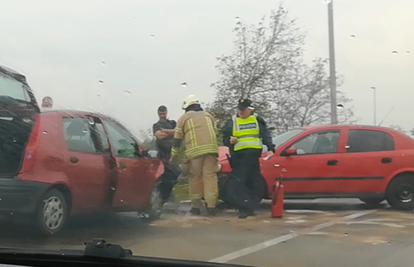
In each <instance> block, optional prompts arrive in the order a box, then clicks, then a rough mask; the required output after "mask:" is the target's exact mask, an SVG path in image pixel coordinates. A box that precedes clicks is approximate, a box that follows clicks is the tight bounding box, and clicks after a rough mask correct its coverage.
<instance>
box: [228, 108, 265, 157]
mask: <svg viewBox="0 0 414 267" xmlns="http://www.w3.org/2000/svg"><path fill="white" fill-rule="evenodd" d="M232 135H233V136H234V137H236V138H237V143H236V144H235V145H234V151H239V150H243V149H249V148H253V149H262V145H263V144H262V140H261V138H260V128H259V122H258V121H257V119H256V115H251V116H249V117H247V118H245V119H243V118H240V117H237V116H233V134H232Z"/></svg>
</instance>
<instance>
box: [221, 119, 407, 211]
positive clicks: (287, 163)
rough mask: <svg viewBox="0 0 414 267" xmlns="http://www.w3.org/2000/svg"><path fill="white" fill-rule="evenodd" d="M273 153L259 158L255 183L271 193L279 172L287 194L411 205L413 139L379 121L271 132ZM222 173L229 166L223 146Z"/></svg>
mask: <svg viewBox="0 0 414 267" xmlns="http://www.w3.org/2000/svg"><path fill="white" fill-rule="evenodd" d="M273 142H274V144H275V145H276V153H275V155H274V156H273V157H272V158H270V159H268V160H267V161H265V160H263V158H264V157H265V155H263V158H262V159H261V161H260V163H261V172H262V179H261V181H259V183H258V184H259V186H257V188H256V194H257V195H258V196H259V197H261V198H269V197H270V195H271V193H272V192H271V190H272V185H273V184H274V181H275V179H278V178H280V177H281V176H282V177H283V183H284V186H285V199H316V198H359V199H360V200H362V201H363V202H365V203H368V204H378V203H380V202H382V201H384V200H385V199H386V200H387V202H388V203H389V204H390V206H391V207H393V208H395V209H401V210H413V209H414V139H412V138H410V137H409V136H407V135H405V134H403V133H401V132H398V131H395V130H393V129H388V128H383V127H371V126H358V125H329V126H310V127H303V128H298V129H294V130H292V131H289V132H286V133H284V134H281V135H279V136H276V137H274V138H273ZM220 153H221V155H220V164H221V165H222V167H221V175H227V174H228V173H229V172H230V171H231V168H230V166H229V164H228V161H227V160H226V154H227V153H228V149H227V148H224V147H222V148H221V152H220Z"/></svg>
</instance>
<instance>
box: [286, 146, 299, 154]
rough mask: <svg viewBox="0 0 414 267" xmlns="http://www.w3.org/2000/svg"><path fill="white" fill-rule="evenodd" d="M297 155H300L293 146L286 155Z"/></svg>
mask: <svg viewBox="0 0 414 267" xmlns="http://www.w3.org/2000/svg"><path fill="white" fill-rule="evenodd" d="M297 153H298V151H297V150H296V148H295V147H293V146H291V147H289V148H288V149H286V152H285V155H286V156H292V155H296V154H297Z"/></svg>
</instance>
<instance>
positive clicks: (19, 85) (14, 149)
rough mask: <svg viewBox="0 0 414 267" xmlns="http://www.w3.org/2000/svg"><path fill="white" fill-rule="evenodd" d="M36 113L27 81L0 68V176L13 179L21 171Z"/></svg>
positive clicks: (35, 103) (38, 111)
mask: <svg viewBox="0 0 414 267" xmlns="http://www.w3.org/2000/svg"><path fill="white" fill-rule="evenodd" d="M39 113H40V109H39V106H38V104H37V101H36V99H35V97H34V95H33V92H32V90H31V89H30V87H29V85H28V84H27V82H26V78H25V77H24V76H23V75H22V74H20V73H17V72H16V71H14V70H11V69H9V68H6V67H3V66H0V177H13V176H14V175H16V174H17V173H18V172H19V171H20V169H21V167H22V166H21V163H22V160H23V157H24V153H25V149H26V146H27V143H28V141H29V137H30V135H31V132H32V130H33V128H34V125H35V121H36V117H37V116H38V115H39Z"/></svg>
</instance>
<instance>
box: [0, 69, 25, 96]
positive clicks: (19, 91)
mask: <svg viewBox="0 0 414 267" xmlns="http://www.w3.org/2000/svg"><path fill="white" fill-rule="evenodd" d="M2 96H6V97H11V98H13V99H17V100H23V101H27V102H30V97H29V95H28V93H27V91H26V89H25V85H23V84H22V83H21V82H19V81H17V80H15V79H13V78H11V77H9V76H7V75H6V74H4V73H2V72H0V97H2Z"/></svg>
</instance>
